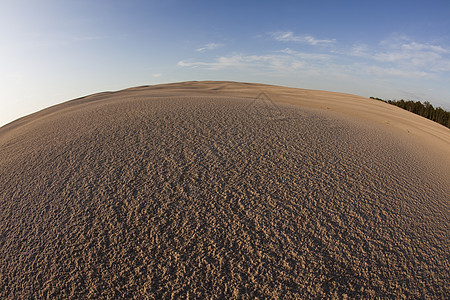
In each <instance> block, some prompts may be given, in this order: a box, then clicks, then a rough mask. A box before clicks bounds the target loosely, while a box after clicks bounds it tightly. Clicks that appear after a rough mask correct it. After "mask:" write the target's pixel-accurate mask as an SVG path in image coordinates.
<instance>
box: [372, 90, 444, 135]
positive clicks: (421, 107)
mask: <svg viewBox="0 0 450 300" xmlns="http://www.w3.org/2000/svg"><path fill="white" fill-rule="evenodd" d="M370 99H374V100H379V101H383V102H386V103H389V104H392V105H396V106H398V107H401V108H403V109H406V110H407V111H410V112H412V113H415V114H417V115H420V116H422V117H425V118H427V119H430V120H432V121H434V122H437V123H439V124H442V125H444V126H446V127H448V128H450V112H448V111H446V110H444V109H443V108H441V107H437V108H434V107H433V105H431V103H430V102H428V101H425V102H424V103H422V102H420V101H415V102H414V101H412V100H407V101H405V100H403V99H402V100H383V99H380V98H375V97H370Z"/></svg>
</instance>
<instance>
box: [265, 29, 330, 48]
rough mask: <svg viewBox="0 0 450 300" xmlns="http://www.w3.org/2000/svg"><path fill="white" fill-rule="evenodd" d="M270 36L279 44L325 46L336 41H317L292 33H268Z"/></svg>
mask: <svg viewBox="0 0 450 300" xmlns="http://www.w3.org/2000/svg"><path fill="white" fill-rule="evenodd" d="M270 36H271V37H272V38H273V39H274V40H276V41H279V42H296V43H305V44H309V45H313V46H316V45H324V44H325V45H326V44H332V43H335V42H336V39H328V40H319V39H316V38H314V37H313V36H311V35H308V34H306V35H296V34H294V33H293V32H292V31H278V32H272V33H270Z"/></svg>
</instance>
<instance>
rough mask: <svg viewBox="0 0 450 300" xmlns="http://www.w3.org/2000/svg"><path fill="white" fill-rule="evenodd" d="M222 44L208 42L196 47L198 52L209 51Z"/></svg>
mask: <svg viewBox="0 0 450 300" xmlns="http://www.w3.org/2000/svg"><path fill="white" fill-rule="evenodd" d="M223 46H224V45H223V44H217V43H208V44H206V45H204V46H202V47H200V48H198V49H196V50H197V51H198V52H205V51H210V50H214V49H217V48H220V47H223Z"/></svg>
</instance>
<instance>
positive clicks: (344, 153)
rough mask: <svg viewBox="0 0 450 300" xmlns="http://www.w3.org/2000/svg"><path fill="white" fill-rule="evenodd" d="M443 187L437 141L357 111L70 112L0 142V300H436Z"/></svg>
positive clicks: (288, 93) (170, 97)
mask: <svg viewBox="0 0 450 300" xmlns="http://www.w3.org/2000/svg"><path fill="white" fill-rule="evenodd" d="M375 96H376V95H375ZM449 174H450V130H449V129H448V128H445V127H444V126H441V125H439V124H437V123H434V122H432V121H430V120H427V119H425V118H422V117H420V116H417V115H414V114H412V113H409V112H407V111H404V110H402V109H400V108H398V107H395V106H391V105H389V104H386V103H383V102H379V101H375V100H369V99H366V98H362V97H359V96H354V95H348V94H341V93H331V92H324V91H313V90H301V89H293V88H284V87H277V86H269V85H261V84H248V83H234V82H212V81H211V82H185V83H174V84H166V85H158V86H144V87H137V88H131V89H127V90H122V91H118V92H106V93H99V94H95V95H91V96H87V97H83V98H80V99H75V100H72V101H68V102H65V103H62V104H59V105H56V106H53V107H50V108H48V109H45V110H43V111H40V112H37V113H35V114H32V115H29V116H26V117H24V118H21V119H19V120H17V121H15V122H12V123H10V124H8V125H5V126H3V127H1V128H0V298H7V299H16V298H27V299H28V298H64V299H65V298H73V299H80V298H136V299H142V298H149V299H160V298H186V299H187V298H190V299H193V298H197V299H209V298H211V299H216V298H231V299H247V298H248V299H254V298H285V299H286V298H299V299H305V298H320V297H323V298H334V297H335V298H338V299H345V298H369V299H370V298H377V297H389V298H402V297H406V298H421V299H423V298H432V299H448V298H449V297H450V271H449V270H450V250H449V249H450V243H449V241H450V239H449V232H450V231H449V219H450V205H449V204H450V203H449V199H450V196H449V195H450V175H449Z"/></svg>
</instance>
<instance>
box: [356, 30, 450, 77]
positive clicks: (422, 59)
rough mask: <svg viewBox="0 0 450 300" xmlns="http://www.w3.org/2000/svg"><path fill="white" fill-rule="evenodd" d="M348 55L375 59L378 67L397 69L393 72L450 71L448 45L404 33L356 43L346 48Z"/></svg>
mask: <svg viewBox="0 0 450 300" xmlns="http://www.w3.org/2000/svg"><path fill="white" fill-rule="evenodd" d="M349 54H350V55H351V56H355V57H361V58H365V59H367V60H371V61H372V62H373V63H377V65H378V66H379V67H385V68H386V69H392V68H394V69H397V70H402V72H391V74H392V75H398V76H402V77H411V76H412V75H414V74H415V75H416V76H419V77H422V76H423V75H424V74H430V75H431V74H432V73H441V72H448V71H450V49H446V48H444V47H442V46H438V45H433V44H428V43H418V42H415V41H412V40H410V39H409V38H407V37H405V36H401V37H394V38H392V37H391V38H389V39H386V40H383V41H381V42H380V43H379V44H378V45H374V46H372V47H368V46H367V45H355V46H354V47H353V48H352V50H351V51H350V52H349Z"/></svg>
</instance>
